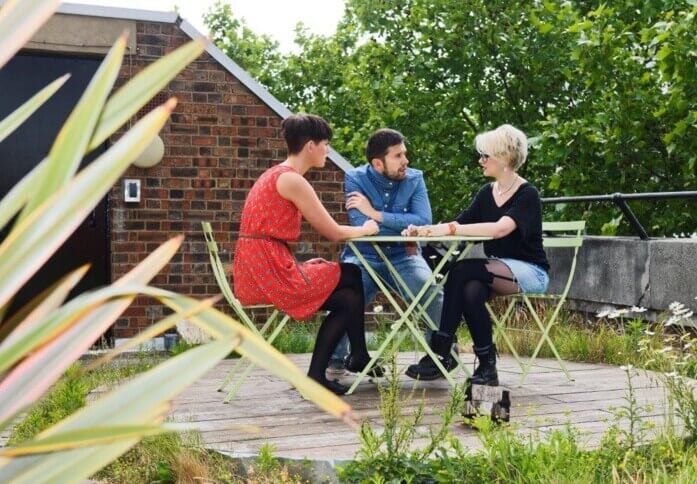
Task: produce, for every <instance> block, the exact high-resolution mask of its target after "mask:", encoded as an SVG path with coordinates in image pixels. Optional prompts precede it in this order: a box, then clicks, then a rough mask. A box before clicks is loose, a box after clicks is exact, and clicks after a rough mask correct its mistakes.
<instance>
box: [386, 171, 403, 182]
mask: <svg viewBox="0 0 697 484" xmlns="http://www.w3.org/2000/svg"><path fill="white" fill-rule="evenodd" d="M383 175H385V178H387V179H388V180H392V181H402V180H404V178H406V176H407V170H406V169H405V170H404V174H401V173H400V170H395V171H393V172H390V171H388V170H385V172H384V173H383Z"/></svg>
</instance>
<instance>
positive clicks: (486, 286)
mask: <svg viewBox="0 0 697 484" xmlns="http://www.w3.org/2000/svg"><path fill="white" fill-rule="evenodd" d="M517 292H519V288H518V284H517V283H516V282H515V278H514V276H513V274H512V273H511V270H510V269H509V268H508V266H507V265H506V264H504V263H503V262H501V261H499V260H496V259H464V260H461V261H459V262H457V263H455V264H454V265H453V266H452V267H451V268H450V271H449V272H448V280H447V281H446V283H445V291H444V294H443V312H442V313H441V320H440V330H441V331H442V332H443V333H446V334H448V335H454V334H455V331H456V330H457V327H458V326H459V325H460V321H462V317H463V316H464V318H465V321H466V322H467V328H468V329H469V332H470V335H472V341H473V342H474V346H476V347H478V348H484V347H487V346H489V345H490V344H491V343H492V342H493V341H492V335H491V319H490V317H489V312H488V311H487V310H486V301H487V299H489V296H491V295H504V294H515V293H517Z"/></svg>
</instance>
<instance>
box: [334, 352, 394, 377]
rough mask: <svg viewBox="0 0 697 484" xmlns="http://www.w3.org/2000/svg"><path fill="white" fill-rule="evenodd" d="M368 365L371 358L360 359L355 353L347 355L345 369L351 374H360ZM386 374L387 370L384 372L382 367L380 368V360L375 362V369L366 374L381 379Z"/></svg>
mask: <svg viewBox="0 0 697 484" xmlns="http://www.w3.org/2000/svg"><path fill="white" fill-rule="evenodd" d="M368 363H370V356H366V357H364V358H361V359H359V358H357V357H356V356H354V354H353V353H351V354H350V355H346V358H345V359H344V368H346V369H347V370H348V371H350V372H351V373H360V372H362V371H363V369H364V368H365V367H366V366H367V365H368ZM384 374H385V370H383V368H382V366H380V360H378V361H377V362H375V364H374V365H373V367H372V368H371V369H370V370H368V373H366V375H368V376H372V377H381V376H383V375H384Z"/></svg>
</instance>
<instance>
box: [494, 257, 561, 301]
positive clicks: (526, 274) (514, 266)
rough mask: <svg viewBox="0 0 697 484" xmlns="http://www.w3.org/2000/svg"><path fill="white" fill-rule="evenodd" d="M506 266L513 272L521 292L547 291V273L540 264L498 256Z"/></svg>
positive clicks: (535, 292) (537, 292)
mask: <svg viewBox="0 0 697 484" xmlns="http://www.w3.org/2000/svg"><path fill="white" fill-rule="evenodd" d="M493 258H494V259H496V260H500V261H501V262H503V263H504V264H506V265H507V266H508V268H509V269H510V270H511V272H512V273H513V277H515V279H516V282H517V283H518V287H519V288H520V291H521V292H524V293H528V294H542V293H544V292H546V291H547V286H548V285H549V275H548V274H547V272H546V271H545V270H544V269H543V268H542V267H540V266H538V265H536V264H533V263H531V262H523V261H522V260H518V259H508V258H498V257H493Z"/></svg>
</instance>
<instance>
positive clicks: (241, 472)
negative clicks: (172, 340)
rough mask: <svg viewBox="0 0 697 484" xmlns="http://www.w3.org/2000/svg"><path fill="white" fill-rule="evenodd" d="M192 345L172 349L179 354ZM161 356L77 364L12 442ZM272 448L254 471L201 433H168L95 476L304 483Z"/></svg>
mask: <svg viewBox="0 0 697 484" xmlns="http://www.w3.org/2000/svg"><path fill="white" fill-rule="evenodd" d="M189 347H190V345H186V344H181V345H180V346H179V347H175V348H174V349H173V353H175V354H178V353H180V352H182V351H186V349H188V348H189ZM158 361H159V359H158V358H156V357H153V356H150V355H147V354H139V355H138V356H137V357H136V358H133V359H128V360H116V361H114V362H112V363H111V364H108V365H106V366H103V367H100V368H98V369H96V370H93V371H90V372H83V370H82V365H81V364H80V363H76V364H74V365H73V366H72V367H70V368H69V369H68V371H67V372H66V374H65V375H64V376H63V377H62V378H61V379H60V380H59V381H58V382H57V383H56V384H55V385H54V386H53V387H52V388H51V390H50V391H49V392H48V394H47V395H46V396H44V398H42V399H41V401H40V402H39V403H38V404H37V405H36V406H34V407H33V408H32V409H31V410H29V412H27V414H26V415H25V416H24V418H23V419H22V420H21V421H20V422H18V423H17V424H16V425H15V426H14V427H13V429H12V433H11V435H10V437H9V440H8V445H14V444H18V443H21V442H24V441H26V440H29V439H31V438H33V437H34V436H36V435H37V434H38V433H40V432H41V431H42V430H44V429H46V428H48V427H50V426H51V425H53V424H54V423H57V422H58V421H60V420H62V419H63V418H65V417H67V416H68V415H70V414H71V413H73V412H75V411H76V410H78V409H79V408H81V407H83V406H84V405H85V404H86V403H87V400H88V395H89V394H90V392H91V391H93V390H95V389H97V388H99V389H102V388H104V387H107V388H108V387H111V386H113V385H116V384H118V383H119V382H120V381H123V380H124V379H127V378H129V377H132V376H133V375H136V374H138V373H141V372H143V371H146V370H148V369H150V368H152V367H153V366H156V365H157V363H158ZM271 451H272V449H268V451H267V452H266V453H262V455H260V457H259V460H258V462H257V463H256V464H254V465H252V466H251V467H250V469H247V470H245V469H241V468H239V467H237V466H236V465H235V464H234V463H232V462H231V461H230V460H229V459H227V458H226V457H225V456H223V455H221V454H219V453H217V452H213V451H209V450H207V449H205V447H204V446H203V443H202V441H201V437H200V434H198V433H197V432H183V433H167V434H163V435H158V436H155V437H150V438H146V439H143V440H142V441H141V442H140V443H139V444H138V445H136V446H135V447H133V448H132V449H131V450H129V451H128V452H126V453H125V454H124V455H122V456H121V457H120V458H119V459H117V460H115V461H114V462H112V463H111V464H109V465H108V466H107V467H105V468H104V469H102V470H101V471H99V472H98V473H97V474H96V475H95V476H94V478H95V479H98V480H100V481H103V482H109V483H124V484H134V483H140V482H149V483H175V482H176V483H191V484H193V483H201V482H231V483H243V482H251V483H259V484H261V483H271V482H273V483H276V482H279V483H290V482H301V480H300V478H298V477H297V476H295V475H294V474H292V473H291V472H290V471H289V470H288V468H287V467H286V466H284V465H281V464H278V463H275V461H274V459H273V455H272V452H271Z"/></svg>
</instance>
